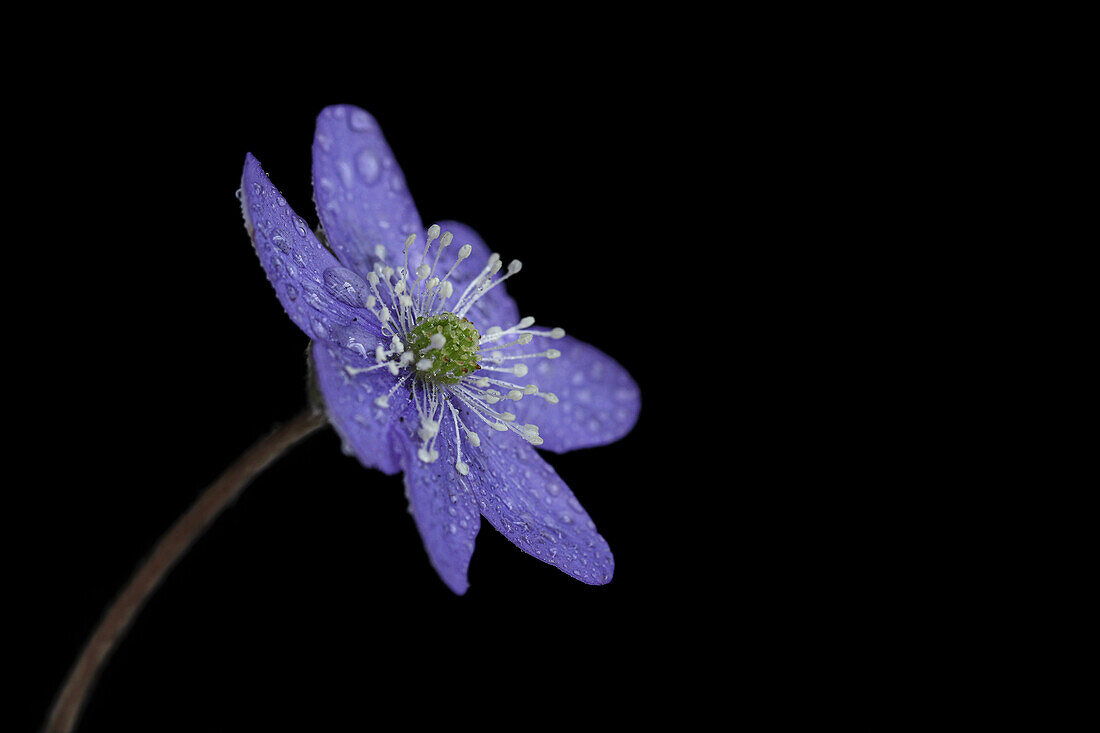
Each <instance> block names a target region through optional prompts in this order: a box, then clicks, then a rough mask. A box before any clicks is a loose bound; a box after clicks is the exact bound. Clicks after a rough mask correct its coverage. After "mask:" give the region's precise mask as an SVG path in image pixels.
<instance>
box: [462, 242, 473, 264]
mask: <svg viewBox="0 0 1100 733" xmlns="http://www.w3.org/2000/svg"><path fill="white" fill-rule="evenodd" d="M473 251H474V248H473V247H471V246H470V245H468V244H464V245H462V246H461V247H459V248H458V259H460V260H464V259H466V258H467V257H469V256H470V253H471V252H473Z"/></svg>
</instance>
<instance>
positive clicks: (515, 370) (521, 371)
mask: <svg viewBox="0 0 1100 733" xmlns="http://www.w3.org/2000/svg"><path fill="white" fill-rule="evenodd" d="M512 374H515V375H516V376H517V377H526V376H527V365H526V364H516V365H515V366H514V367H512ZM528 394H530V393H528Z"/></svg>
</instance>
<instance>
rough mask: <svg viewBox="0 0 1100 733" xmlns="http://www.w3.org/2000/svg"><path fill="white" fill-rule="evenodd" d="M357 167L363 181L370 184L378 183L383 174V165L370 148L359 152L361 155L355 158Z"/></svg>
mask: <svg viewBox="0 0 1100 733" xmlns="http://www.w3.org/2000/svg"><path fill="white" fill-rule="evenodd" d="M355 167H356V169H357V170H358V171H359V176H360V177H361V178H362V179H363V183H366V184H367V185H368V186H373V185H374V184H376V183H378V179H379V178H380V177H381V174H382V166H381V165H379V163H378V158H376V157H375V155H374V153H373V152H372V151H371V150H370V148H366V149H364V150H363V151H362V152H361V153H359V156H358V157H357V158H356V159H355Z"/></svg>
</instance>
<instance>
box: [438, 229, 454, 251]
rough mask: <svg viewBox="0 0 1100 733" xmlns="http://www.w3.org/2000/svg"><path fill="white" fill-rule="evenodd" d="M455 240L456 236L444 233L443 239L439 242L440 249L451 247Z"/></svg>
mask: <svg viewBox="0 0 1100 733" xmlns="http://www.w3.org/2000/svg"><path fill="white" fill-rule="evenodd" d="M454 238H455V235H453V234H451V233H450V232H443V237H442V238H441V239H440V240H439V246H440V247H447V246H450V244H451V240H452V239H454Z"/></svg>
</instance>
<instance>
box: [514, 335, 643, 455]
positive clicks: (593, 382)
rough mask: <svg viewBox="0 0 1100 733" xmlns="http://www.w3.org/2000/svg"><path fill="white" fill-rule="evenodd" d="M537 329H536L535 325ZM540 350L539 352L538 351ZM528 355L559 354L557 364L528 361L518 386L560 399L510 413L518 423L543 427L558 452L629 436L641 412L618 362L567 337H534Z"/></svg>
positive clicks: (548, 446)
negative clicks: (536, 353)
mask: <svg viewBox="0 0 1100 733" xmlns="http://www.w3.org/2000/svg"><path fill="white" fill-rule="evenodd" d="M535 329H538V326H535ZM536 347H537V348H536ZM518 348H523V349H524V350H526V351H530V352H536V351H544V350H546V349H548V348H552V349H557V350H558V351H560V352H561V356H560V357H558V358H556V359H545V358H536V359H527V360H525V361H523V363H525V364H527V367H528V370H529V371H528V372H527V374H526V375H525V376H523V377H516V378H515V381H516V382H520V383H523V384H534V385H536V386H537V387H538V388H539V392H540V393H543V394H546V393H550V394H553V395H554V396H556V397H557V400H558V401H557V404H551V402H549V401H547V400H545V399H543V398H542V397H539V396H537V395H531V396H527V397H524V398H523V399H521V400H519V401H518V402H512V403H509V405H510V407H509V408H508V409H509V410H510V411H511V412H512V413H513V414H515V415H516V418H517V419H518V420H519V421H521V422H525V423H534V424H535V425H538V426H539V435H540V436H541V437H542V439H543V444H542V445H541V446H539V447H540V448H543V449H545V450H549V451H553V452H555V453H564V452H565V451H569V450H573V449H575V448H588V447H591V446H595V445H606V444H607V443H613V442H615V441H616V440H618V439H619V438H621V437H623V436H624V435H626V434H627V433H629V432H630V430H631V428H633V427H634V423H635V422H637V420H638V413H639V411H640V410H641V405H642V403H641V393H640V391H639V390H638V385H637V384H636V383H635V382H634V379H633V378H631V376H630V373H629V372H627V371H626V369H624V368H623V367H622V366H621V365H620V364H619V363H618V362H617V361H615V360H614V359H612V358H611V357H610V356H608V355H607V354H605V353H603V352H602V351H600V350H599V349H597V348H596V347H595V346H592V345H591V344H587V343H585V342H583V341H580V340H578V339H575V338H573V337H572V336H569V335H566V336H564V337H562V338H560V339H551V338H545V337H536V338H535V340H534V341H532V342H531V343H530V344H528V345H527V346H525V347H513V348H512V349H511V350H510V351H517V350H518Z"/></svg>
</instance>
